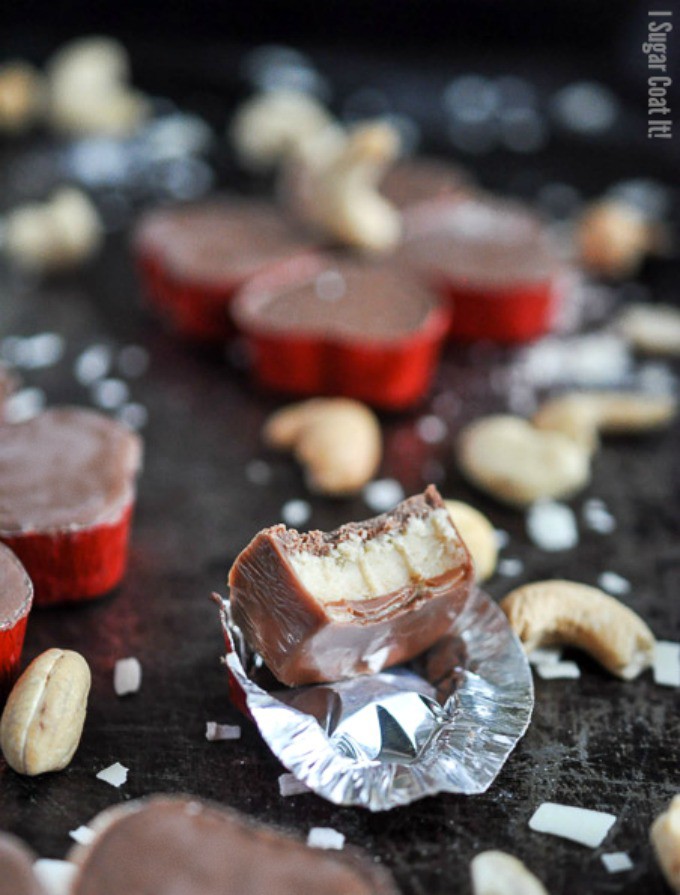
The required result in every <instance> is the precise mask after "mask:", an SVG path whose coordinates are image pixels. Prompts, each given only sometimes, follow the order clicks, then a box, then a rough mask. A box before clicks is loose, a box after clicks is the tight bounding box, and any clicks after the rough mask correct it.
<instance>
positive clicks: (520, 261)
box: [400, 197, 559, 287]
mask: <svg viewBox="0 0 680 895" xmlns="http://www.w3.org/2000/svg"><path fill="white" fill-rule="evenodd" d="M400 257H403V258H404V259H406V260H407V261H408V262H410V263H412V264H413V265H415V267H416V268H418V269H423V270H425V271H430V272H432V271H434V272H436V273H437V274H440V275H441V276H442V277H444V278H445V279H447V280H450V281H453V282H455V283H464V284H466V285H468V286H472V287H474V286H482V287H483V286H486V285H492V286H504V285H508V286H511V285H513V284H517V283H533V282H540V281H544V280H546V279H548V278H550V277H552V276H553V275H554V274H555V273H556V272H557V270H558V268H559V261H558V258H557V256H556V253H555V251H554V248H553V246H552V244H551V242H550V240H549V237H548V234H547V232H546V230H545V228H544V226H543V224H542V222H541V220H540V219H539V218H538V217H537V216H536V215H534V213H533V212H531V211H529V210H528V209H526V208H525V207H524V206H522V205H521V204H519V203H515V202H507V201H503V200H496V199H491V198H482V197H480V198H475V199H467V200H465V201H461V202H459V203H457V204H456V205H454V206H448V207H447V208H445V209H441V210H440V211H437V212H433V213H431V214H428V215H427V216H421V217H420V219H419V225H418V227H417V228H414V229H413V232H412V234H411V236H410V238H408V239H407V241H406V243H405V244H404V246H403V248H402V249H401V251H400Z"/></svg>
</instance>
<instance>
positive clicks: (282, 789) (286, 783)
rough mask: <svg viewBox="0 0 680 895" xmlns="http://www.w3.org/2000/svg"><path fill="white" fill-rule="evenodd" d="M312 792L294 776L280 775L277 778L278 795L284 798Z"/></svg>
mask: <svg viewBox="0 0 680 895" xmlns="http://www.w3.org/2000/svg"><path fill="white" fill-rule="evenodd" d="M311 791H312V790H311V789H310V788H309V787H308V786H306V785H305V784H304V783H303V782H302V780H298V778H297V777H296V776H295V774H281V776H280V777H279V794H280V795H281V796H283V797H284V798H287V797H288V796H300V795H303V793H308V792H311Z"/></svg>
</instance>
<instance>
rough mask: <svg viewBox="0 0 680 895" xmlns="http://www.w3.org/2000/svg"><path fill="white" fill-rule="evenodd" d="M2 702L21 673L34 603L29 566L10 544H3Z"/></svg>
mask: <svg viewBox="0 0 680 895" xmlns="http://www.w3.org/2000/svg"><path fill="white" fill-rule="evenodd" d="M0 578H1V579H2V593H1V594H0V701H1V700H4V699H5V697H6V696H7V695H8V694H9V691H10V690H11V688H12V686H13V684H14V681H15V680H16V679H17V677H18V674H19V665H20V663H21V651H22V649H23V645H24V636H25V634H26V623H27V622H28V615H29V613H30V611H31V606H32V605H33V585H32V583H31V579H30V578H29V576H28V574H27V572H26V569H25V568H24V566H23V565H22V564H21V563H20V562H19V560H18V559H17V557H16V556H15V555H14V554H13V553H12V551H10V550H8V549H7V548H6V547H2V546H0Z"/></svg>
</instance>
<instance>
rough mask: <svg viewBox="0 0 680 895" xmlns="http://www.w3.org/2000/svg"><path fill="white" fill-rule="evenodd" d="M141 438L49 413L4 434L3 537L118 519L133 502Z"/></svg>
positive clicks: (90, 418)
mask: <svg viewBox="0 0 680 895" xmlns="http://www.w3.org/2000/svg"><path fill="white" fill-rule="evenodd" d="M141 455H142V445H141V440H140V438H139V437H138V436H137V435H135V434H134V433H133V432H131V431H130V430H129V429H128V428H127V427H126V426H124V425H122V424H121V423H117V422H115V421H114V420H112V419H110V418H109V417H107V416H104V415H103V414H101V413H97V412H95V411H92V410H80V409H77V408H69V407H63V408H55V409H52V410H46V411H45V412H44V413H41V414H39V415H38V416H36V417H33V419H30V420H27V421H26V422H23V423H14V424H5V425H3V426H1V427H0V531H2V532H7V533H21V532H31V531H37V532H47V531H51V530H64V529H72V528H73V529H76V528H80V527H82V526H89V525H96V524H98V523H101V522H106V521H112V520H114V519H115V518H116V517H117V516H118V515H119V514H120V513H121V511H122V510H123V509H124V507H125V506H126V505H127V504H128V503H129V502H130V501H131V500H132V498H133V495H134V478H135V475H136V473H137V471H138V470H139V467H140V463H141Z"/></svg>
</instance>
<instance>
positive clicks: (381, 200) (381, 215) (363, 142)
mask: <svg viewBox="0 0 680 895" xmlns="http://www.w3.org/2000/svg"><path fill="white" fill-rule="evenodd" d="M398 154H399V135H398V133H397V131H396V130H395V129H394V128H393V127H391V126H390V125H388V124H386V123H384V122H374V123H369V124H364V125H360V126H359V127H357V128H356V129H355V130H354V131H352V132H351V133H350V135H349V136H348V138H347V139H346V141H345V142H344V143H343V144H342V146H341V148H339V149H336V150H332V151H330V152H329V156H330V158H329V159H328V160H327V162H326V163H325V164H324V163H323V162H322V161H320V160H317V163H316V164H314V165H312V166H310V170H309V172H308V176H309V182H308V184H307V193H308V195H307V201H306V202H305V205H306V206H307V210H308V213H309V214H310V223H311V224H313V225H315V226H316V227H318V228H319V229H320V230H322V231H323V232H325V233H327V234H328V235H330V236H332V237H333V238H334V239H337V240H338V241H339V242H341V243H344V244H346V245H350V246H354V247H355V248H359V249H366V250H368V251H375V252H382V251H387V250H389V249H391V248H393V247H394V246H395V245H396V244H397V242H398V241H399V239H400V236H401V215H400V213H399V212H398V211H397V209H396V208H394V206H393V205H391V204H390V202H389V201H388V200H387V199H386V198H385V197H384V196H383V195H382V194H381V193H380V192H379V191H378V189H377V185H378V183H379V181H380V179H381V177H382V176H383V173H384V172H385V170H386V168H387V167H388V166H389V165H390V164H391V163H392V162H393V161H394V160H395V159H396V158H397V156H398Z"/></svg>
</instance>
